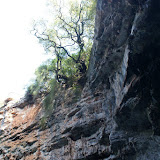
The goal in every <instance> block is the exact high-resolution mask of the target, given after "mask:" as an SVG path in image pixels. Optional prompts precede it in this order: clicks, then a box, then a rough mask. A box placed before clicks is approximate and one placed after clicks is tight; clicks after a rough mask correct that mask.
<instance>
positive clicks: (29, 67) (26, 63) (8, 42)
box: [0, 0, 48, 100]
mask: <svg viewBox="0 0 160 160" xmlns="http://www.w3.org/2000/svg"><path fill="white" fill-rule="evenodd" d="M47 15H48V10H47V6H46V0H14V1H13V0H4V1H0V100H4V99H5V98H7V97H13V98H19V97H22V96H23V95H24V92H25V91H24V88H25V86H27V85H28V84H29V82H30V80H31V79H32V78H33V75H34V71H35V69H36V68H37V67H38V66H39V65H40V64H41V63H42V61H44V60H46V59H47V55H45V52H44V49H43V47H42V46H41V45H40V44H39V43H38V40H37V39H36V37H34V36H33V35H32V34H30V30H31V29H32V27H31V26H32V25H31V24H32V22H33V19H35V20H36V19H41V18H45V16H47Z"/></svg>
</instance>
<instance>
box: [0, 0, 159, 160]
mask: <svg viewBox="0 0 160 160" xmlns="http://www.w3.org/2000/svg"><path fill="white" fill-rule="evenodd" d="M159 83H160V1H159V0H98V2H97V14H96V22H95V37H94V44H93V48H92V54H91V58H90V65H89V70H88V74H87V82H86V85H85V87H84V89H83V91H82V94H81V98H80V99H79V101H78V102H76V103H73V102H72V97H70V99H66V100H65V101H63V100H61V101H60V103H57V105H56V107H54V110H53V111H52V112H51V114H50V116H49V118H48V119H47V120H43V114H44V111H43V110H42V107H41V103H42V100H39V101H37V102H36V103H34V104H29V103H27V102H23V103H19V104H17V105H11V104H9V103H8V104H6V105H5V106H4V107H2V108H0V127H1V128H0V129H1V130H0V144H1V145H0V159H4V160H7V159H9V160H36V159H37V160H158V159H160V116H159V115H160V85H159ZM68 92H69V91H68ZM67 95H69V94H68V93H67ZM62 99H63V98H62ZM40 122H41V123H40ZM43 124H45V127H42V126H43Z"/></svg>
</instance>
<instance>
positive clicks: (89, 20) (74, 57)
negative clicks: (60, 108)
mask: <svg viewBox="0 0 160 160" xmlns="http://www.w3.org/2000/svg"><path fill="white" fill-rule="evenodd" d="M95 4H96V0H88V1H84V0H82V1H80V0H74V1H71V0H70V2H69V3H67V1H63V0H61V1H58V0H57V1H56V0H50V3H49V5H50V6H52V7H53V10H52V11H53V12H54V14H53V20H52V21H51V23H50V22H48V23H45V22H44V21H39V22H36V23H35V24H34V25H33V33H34V35H35V36H36V37H37V38H38V39H39V42H40V43H41V44H43V46H44V49H45V50H46V53H51V54H52V55H54V58H53V59H50V60H48V61H47V62H46V63H44V64H42V65H41V66H40V67H39V68H38V69H37V70H36V72H35V75H36V79H35V81H34V83H33V84H31V85H30V86H29V87H28V89H27V92H26V96H28V97H31V98H33V99H36V98H37V97H38V96H39V95H43V93H44V94H45V99H44V101H43V106H44V108H45V110H46V112H48V113H51V110H52V109H53V107H54V105H55V103H54V101H55V99H58V97H59V95H58V94H60V92H61V91H62V88H63V89H64V88H68V87H71V88H72V90H73V93H72V94H73V95H74V96H73V101H72V103H75V102H76V101H77V100H78V98H79V96H80V94H81V90H82V87H83V85H84V83H85V79H86V78H85V76H86V71H87V69H88V65H89V57H90V53H91V47H92V43H93V34H94V18H95V17H94V16H95ZM60 90H61V91H60ZM42 122H43V120H42ZM42 124H43V123H42Z"/></svg>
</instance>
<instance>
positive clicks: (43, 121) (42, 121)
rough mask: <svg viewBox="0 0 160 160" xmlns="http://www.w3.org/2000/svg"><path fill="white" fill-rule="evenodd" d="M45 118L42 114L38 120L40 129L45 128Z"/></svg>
mask: <svg viewBox="0 0 160 160" xmlns="http://www.w3.org/2000/svg"><path fill="white" fill-rule="evenodd" d="M46 123H47V118H46V117H45V116H44V117H42V118H41V119H40V121H39V126H40V128H41V130H44V129H45V128H46Z"/></svg>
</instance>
